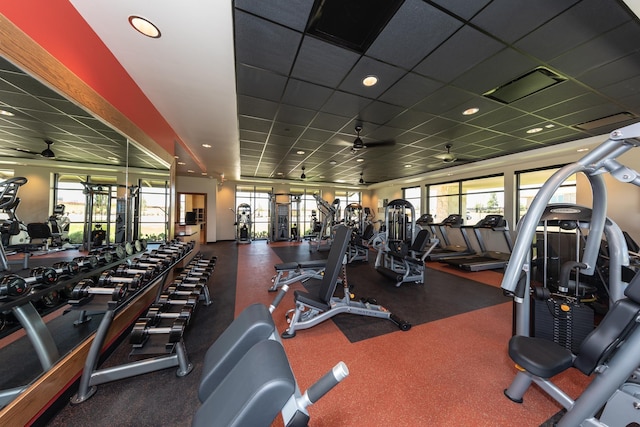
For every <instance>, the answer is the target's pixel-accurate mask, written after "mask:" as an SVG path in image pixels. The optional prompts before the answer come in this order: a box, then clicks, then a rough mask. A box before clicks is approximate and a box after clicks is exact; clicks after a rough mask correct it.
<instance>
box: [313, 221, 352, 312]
mask: <svg viewBox="0 0 640 427" xmlns="http://www.w3.org/2000/svg"><path fill="white" fill-rule="evenodd" d="M350 236H351V229H350V228H349V227H346V226H344V225H339V226H338V227H337V228H336V234H335V237H334V238H333V242H332V243H331V249H330V250H329V257H328V258H327V266H326V267H325V270H324V276H323V277H322V283H321V284H320V290H319V291H318V298H319V299H320V300H321V301H322V302H323V303H325V304H329V302H330V301H331V297H333V293H334V292H335V290H336V286H337V284H338V276H339V275H340V269H341V268H342V261H343V260H344V254H345V252H346V251H347V246H348V245H349V237H350Z"/></svg>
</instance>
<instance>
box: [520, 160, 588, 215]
mask: <svg viewBox="0 0 640 427" xmlns="http://www.w3.org/2000/svg"><path fill="white" fill-rule="evenodd" d="M558 169H559V168H558V167H555V168H551V169H540V170H531V171H520V172H516V183H517V184H516V204H517V206H516V220H520V218H522V217H523V216H524V214H526V213H527V210H529V206H531V203H532V202H533V199H534V198H535V197H536V195H537V194H538V191H539V190H540V188H541V187H542V185H543V184H544V183H545V182H547V180H548V179H549V178H550V177H551V175H553V174H554V173H555V172H556V171H557V170H558ZM575 202H576V176H575V175H571V176H570V177H569V178H568V179H567V180H565V181H564V183H562V185H560V187H559V188H558V189H557V190H556V192H555V193H554V194H553V196H552V197H551V200H550V201H549V203H575Z"/></svg>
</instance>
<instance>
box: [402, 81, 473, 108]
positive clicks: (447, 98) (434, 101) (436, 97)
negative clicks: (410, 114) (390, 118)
mask: <svg viewBox="0 0 640 427" xmlns="http://www.w3.org/2000/svg"><path fill="white" fill-rule="evenodd" d="M472 99H473V95H472V94H470V93H468V92H465V91H463V90H460V89H457V88H455V87H452V86H444V87H442V88H440V89H438V90H437V91H435V92H434V93H432V94H431V95H429V96H428V97H426V98H425V99H424V100H423V101H422V102H420V103H418V104H416V105H415V106H414V107H413V108H412V110H417V111H423V112H426V113H431V114H434V115H438V114H443V113H446V112H447V111H449V110H451V109H452V108H454V107H456V106H458V105H461V104H463V103H465V102H468V101H469V100H472Z"/></svg>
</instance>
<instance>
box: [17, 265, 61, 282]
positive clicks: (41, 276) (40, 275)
mask: <svg viewBox="0 0 640 427" xmlns="http://www.w3.org/2000/svg"><path fill="white" fill-rule="evenodd" d="M29 273H30V274H29V275H30V276H31V277H27V278H26V279H25V280H26V281H27V283H29V284H35V283H38V284H42V285H45V286H49V285H53V284H54V283H56V282H57V281H58V272H57V271H56V269H55V268H53V267H36V268H33V269H32V270H31V271H30V272H29ZM30 280H33V282H31V281H30Z"/></svg>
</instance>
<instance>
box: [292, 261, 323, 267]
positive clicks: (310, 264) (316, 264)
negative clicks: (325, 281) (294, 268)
mask: <svg viewBox="0 0 640 427" xmlns="http://www.w3.org/2000/svg"><path fill="white" fill-rule="evenodd" d="M298 266H299V267H300V268H324V267H326V266H327V260H326V259H312V260H309V261H300V262H299V263H298Z"/></svg>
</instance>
